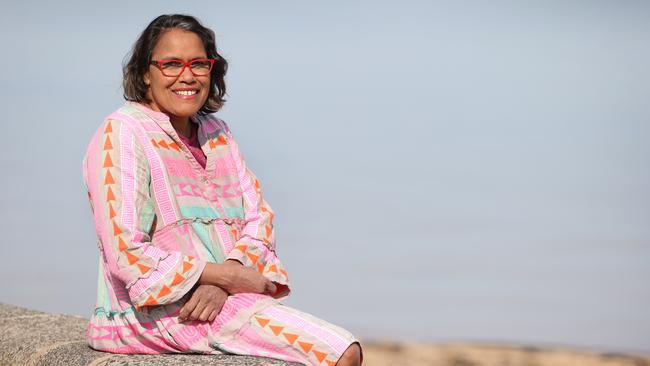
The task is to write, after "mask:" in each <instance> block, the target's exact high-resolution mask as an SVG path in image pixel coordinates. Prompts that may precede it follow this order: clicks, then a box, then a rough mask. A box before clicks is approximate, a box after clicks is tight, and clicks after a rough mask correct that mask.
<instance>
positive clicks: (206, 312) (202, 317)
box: [199, 304, 214, 322]
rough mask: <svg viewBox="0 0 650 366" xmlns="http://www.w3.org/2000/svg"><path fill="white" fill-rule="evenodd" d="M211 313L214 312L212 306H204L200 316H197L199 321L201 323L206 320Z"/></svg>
mask: <svg viewBox="0 0 650 366" xmlns="http://www.w3.org/2000/svg"><path fill="white" fill-rule="evenodd" d="M213 311H214V305H212V304H210V305H208V306H206V307H205V308H204V309H203V311H202V312H201V315H199V320H200V321H202V322H204V321H206V320H208V317H210V314H212V312H213Z"/></svg>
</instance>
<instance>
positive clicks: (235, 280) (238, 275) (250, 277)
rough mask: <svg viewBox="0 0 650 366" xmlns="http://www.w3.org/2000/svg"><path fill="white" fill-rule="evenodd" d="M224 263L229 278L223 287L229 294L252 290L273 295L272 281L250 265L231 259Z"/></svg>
mask: <svg viewBox="0 0 650 366" xmlns="http://www.w3.org/2000/svg"><path fill="white" fill-rule="evenodd" d="M224 265H226V266H228V269H229V271H228V272H229V276H228V278H229V280H228V283H226V284H225V286H224V289H225V290H226V291H228V292H229V293H231V294H237V293H242V292H253V293H258V294H267V295H273V294H275V292H276V291H277V288H276V287H275V285H274V284H273V282H271V281H270V280H268V279H267V278H266V277H264V276H262V274H260V273H259V272H258V271H256V270H254V269H253V268H251V267H246V266H244V265H242V264H241V263H239V262H237V261H233V260H227V261H226V262H225V263H224Z"/></svg>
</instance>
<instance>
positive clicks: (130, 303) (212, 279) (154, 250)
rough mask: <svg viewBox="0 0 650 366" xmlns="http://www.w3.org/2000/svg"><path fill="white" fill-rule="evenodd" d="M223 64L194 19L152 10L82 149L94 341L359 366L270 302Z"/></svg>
mask: <svg viewBox="0 0 650 366" xmlns="http://www.w3.org/2000/svg"><path fill="white" fill-rule="evenodd" d="M226 70H227V63H226V61H225V60H224V59H223V58H222V57H221V56H220V55H219V54H218V53H217V50H216V45H215V39H214V33H213V32H212V31H211V30H210V29H208V28H205V27H203V26H202V25H201V24H200V23H199V22H198V21H197V20H196V19H195V18H193V17H191V16H186V15H163V16H160V17H158V18H156V19H155V20H153V21H152V22H151V24H149V26H148V27H147V28H146V29H145V30H144V31H143V33H142V34H141V36H140V38H139V39H138V40H137V41H136V43H135V45H134V47H133V51H132V55H131V58H130V60H129V61H128V63H127V64H126V65H125V67H124V96H125V99H127V102H126V104H125V105H124V106H123V107H121V108H119V109H118V110H117V111H115V112H114V113H112V114H111V115H109V116H108V117H107V118H106V119H105V121H104V122H103V123H102V124H101V126H100V127H99V129H98V130H97V132H96V133H95V135H94V136H93V138H92V140H91V142H90V144H89V146H88V150H87V152H86V155H85V157H84V162H83V163H84V181H85V184H86V187H87V189H88V198H89V200H90V204H91V209H92V211H93V216H94V219H95V224H96V229H97V235H98V239H99V241H98V247H99V251H100V254H101V255H100V262H99V281H98V296H97V305H96V308H95V311H94V314H93V316H92V317H91V320H90V324H89V327H88V334H87V337H88V342H89V344H90V346H91V347H93V348H95V349H97V350H102V351H108V352H115V353H148V354H157V353H174V352H179V353H180V352H182V353H193V352H200V353H205V354H223V353H232V354H240V355H257V356H266V357H272V358H278V359H283V360H286V361H293V362H300V363H304V364H309V365H341V366H344V365H359V364H360V363H361V358H362V357H361V348H360V345H359V342H358V340H357V339H356V338H354V336H353V335H351V334H350V333H349V332H347V331H346V330H344V329H341V328H339V327H337V326H334V325H332V324H329V323H327V322H325V321H323V320H320V319H317V318H315V317H313V316H311V315H309V314H306V313H303V312H300V311H298V310H295V309H292V308H289V307H286V306H283V305H281V304H280V303H279V302H278V300H279V299H283V298H285V297H286V296H287V295H288V294H289V291H290V286H289V282H288V276H287V272H286V270H285V269H284V266H283V265H282V263H281V262H280V261H279V259H278V258H277V257H276V254H275V240H274V234H273V223H272V221H273V216H274V214H273V211H272V210H271V207H269V205H268V204H267V203H266V201H265V200H264V199H263V198H262V192H261V190H260V186H259V181H258V180H257V178H256V177H255V175H254V174H253V173H252V172H251V171H250V170H249V169H248V168H247V167H246V163H245V161H244V160H243V158H242V156H241V154H240V152H239V149H238V147H237V143H236V142H235V140H234V139H233V137H232V134H231V132H230V130H229V128H228V126H227V125H226V123H225V122H224V121H222V120H221V119H219V118H217V117H215V116H214V114H213V113H214V112H216V111H217V110H219V109H220V107H221V106H222V105H223V103H224V99H223V97H224V95H225V91H226V87H225V83H224V75H225V73H226Z"/></svg>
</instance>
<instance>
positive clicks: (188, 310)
mask: <svg viewBox="0 0 650 366" xmlns="http://www.w3.org/2000/svg"><path fill="white" fill-rule="evenodd" d="M198 302H199V296H197V295H196V292H194V293H193V294H192V297H190V300H189V301H188V302H186V303H185V305H183V307H182V308H181V311H180V313H179V314H178V318H179V319H180V320H186V319H187V318H188V316H189V315H190V314H192V312H193V311H194V308H196V304H198Z"/></svg>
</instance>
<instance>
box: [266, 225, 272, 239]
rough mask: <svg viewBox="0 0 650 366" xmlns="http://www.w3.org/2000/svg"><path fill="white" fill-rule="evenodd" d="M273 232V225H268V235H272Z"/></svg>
mask: <svg viewBox="0 0 650 366" xmlns="http://www.w3.org/2000/svg"><path fill="white" fill-rule="evenodd" d="M272 232H273V228H271V225H266V236H267V237H271V233H272Z"/></svg>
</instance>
